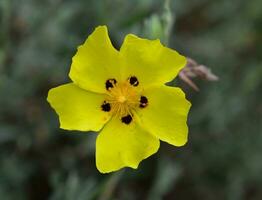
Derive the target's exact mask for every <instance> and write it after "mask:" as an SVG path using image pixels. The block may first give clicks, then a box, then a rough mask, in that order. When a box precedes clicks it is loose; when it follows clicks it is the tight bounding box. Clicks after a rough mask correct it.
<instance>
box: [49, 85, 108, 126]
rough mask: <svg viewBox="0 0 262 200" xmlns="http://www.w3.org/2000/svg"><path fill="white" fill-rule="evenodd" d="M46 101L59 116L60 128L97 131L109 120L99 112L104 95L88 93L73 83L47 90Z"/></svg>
mask: <svg viewBox="0 0 262 200" xmlns="http://www.w3.org/2000/svg"><path fill="white" fill-rule="evenodd" d="M47 101H48V102H49V103H50V104H51V106H52V107H53V108H54V109H55V111H56V113H57V114H58V115H59V121H60V128H62V129H67V130H79V131H90V130H92V131H99V130H100V129H101V128H102V127H103V126H104V124H105V123H106V122H107V121H108V120H109V119H110V116H109V113H107V112H104V111H102V110H101V105H102V103H103V101H104V95H102V94H96V93H92V92H88V91H86V90H83V89H81V88H79V87H78V86H76V85H75V84H73V83H69V84H65V85H61V86H59V87H56V88H53V89H51V90H49V93H48V97H47Z"/></svg>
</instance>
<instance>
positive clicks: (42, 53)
mask: <svg viewBox="0 0 262 200" xmlns="http://www.w3.org/2000/svg"><path fill="white" fill-rule="evenodd" d="M170 3H171V4H170V5H167V4H166V5H165V4H164V2H163V1H161V0H130V1H121V0H101V1H97V0H88V1H86V0H78V1H73V0H23V1H22V0H1V1H0V27H1V28H0V149H1V150H0V161H1V165H0V199H3V200H12V199H16V200H24V199H29V200H31V199H37V200H41V199H51V200H60V199H63V200H71V199H74V200H80V199H81V200H82V199H100V200H101V199H124V200H129V199H130V200H131V199H150V200H158V199H183V200H184V199H210V200H220V199H230V200H231V199H232V200H234V199H236V200H245V199H248V200H260V199H262V190H261V188H262V159H261V152H262V120H261V119H262V102H261V98H262V58H261V55H262V1H261V0H250V1H246V0H234V1H228V0H220V1H211V0H188V1H183V0H173V1H170ZM173 23H174V24H173ZM99 24H107V25H108V26H109V30H110V35H111V38H112V40H113V43H114V45H115V46H116V47H118V48H119V46H120V45H121V43H122V40H123V38H124V35H125V34H127V33H130V32H132V33H135V34H138V35H140V36H143V37H148V38H160V39H161V40H162V42H163V43H168V41H169V43H168V45H169V46H170V47H172V48H175V49H177V50H178V51H180V52H181V53H183V54H184V55H187V56H189V57H192V58H194V59H196V60H197V61H198V62H200V63H203V64H204V65H206V66H208V67H210V68H211V69H212V71H213V72H215V74H217V75H218V76H219V77H220V81H219V82H216V83H207V82H204V81H200V80H198V81H197V84H198V85H199V86H200V88H201V91H200V92H198V93H197V92H194V91H193V90H192V89H190V88H188V86H186V85H185V84H183V83H182V82H181V81H176V85H177V84H179V85H180V86H182V87H183V88H184V91H185V92H186V93H187V96H188V98H189V99H190V100H191V101H192V104H193V107H192V110H191V112H190V119H189V126H190V136H189V142H188V144H187V145H186V146H184V147H182V148H174V147H171V146H170V145H168V144H165V143H162V144H161V149H160V151H159V152H158V153H157V154H156V155H154V156H152V157H151V158H149V159H147V160H146V161H144V162H142V163H141V165H140V167H139V169H138V170H131V169H124V170H121V171H119V172H117V173H112V174H108V175H102V174H99V173H98V172H97V170H96V168H95V162H94V160H95V157H94V150H95V137H96V134H95V133H81V132H70V131H63V130H60V129H59V124H58V119H57V116H56V115H55V113H54V112H53V110H52V109H51V108H50V107H49V105H48V104H47V102H46V96H47V91H48V89H50V88H52V87H54V86H57V85H60V84H62V83H65V82H68V81H69V78H68V77H67V74H68V72H69V68H70V62H71V57H72V56H73V55H74V53H75V52H76V47H77V46H78V45H79V44H81V43H82V42H83V41H84V40H85V39H86V37H87V36H88V35H89V34H90V33H91V31H92V30H93V29H94V27H96V26H97V25H99ZM172 25H174V26H173V29H171V27H172Z"/></svg>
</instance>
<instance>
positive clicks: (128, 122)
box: [121, 115, 132, 124]
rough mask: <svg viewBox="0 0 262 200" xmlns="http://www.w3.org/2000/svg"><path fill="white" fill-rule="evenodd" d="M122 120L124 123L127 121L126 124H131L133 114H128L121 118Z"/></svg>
mask: <svg viewBox="0 0 262 200" xmlns="http://www.w3.org/2000/svg"><path fill="white" fill-rule="evenodd" d="M121 121H122V122H123V123H125V124H130V123H131V121H132V116H131V115H127V116H125V117H122V118H121Z"/></svg>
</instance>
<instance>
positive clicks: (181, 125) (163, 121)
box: [138, 86, 191, 146]
mask: <svg viewBox="0 0 262 200" xmlns="http://www.w3.org/2000/svg"><path fill="white" fill-rule="evenodd" d="M143 95H144V96H146V97H147V99H148V105H147V107H145V108H141V109H140V110H138V116H139V117H140V123H141V126H143V127H144V128H145V129H146V130H148V131H149V132H150V133H152V134H154V135H156V136H157V137H158V138H159V139H160V140H162V141H165V142H168V143H169V144H172V145H175V146H183V145H184V144H185V143H186V142H187V135H188V127H187V123H186V122H187V115H188V111H189V109H190V106H191V103H190V102H189V101H187V100H186V99H185V94H184V92H183V91H182V90H181V89H180V88H174V87H168V86H160V87H154V88H150V89H148V90H146V91H144V94H143Z"/></svg>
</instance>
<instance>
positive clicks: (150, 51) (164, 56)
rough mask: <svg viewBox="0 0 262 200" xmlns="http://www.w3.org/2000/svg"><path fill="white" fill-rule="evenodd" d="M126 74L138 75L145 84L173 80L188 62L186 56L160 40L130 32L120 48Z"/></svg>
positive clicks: (144, 85) (142, 83)
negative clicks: (164, 44) (149, 38)
mask: <svg viewBox="0 0 262 200" xmlns="http://www.w3.org/2000/svg"><path fill="white" fill-rule="evenodd" d="M120 54H121V56H122V57H123V59H124V61H125V64H124V68H125V69H124V71H125V76H127V77H129V76H136V77H137V78H138V80H139V82H140V83H141V85H143V87H146V86H149V85H156V84H161V83H166V82H169V81H171V80H173V79H174V78H175V77H176V75H177V74H178V72H179V71H180V69H182V68H183V67H184V66H185V64H186V58H185V57H184V56H181V55H180V54H178V53H177V52H176V51H175V50H172V49H169V48H167V47H164V46H163V45H162V44H161V43H160V41H159V40H147V39H142V38H139V37H137V36H135V35H132V34H129V35H127V36H126V37H125V40H124V43H123V45H122V47H121V49H120Z"/></svg>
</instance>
